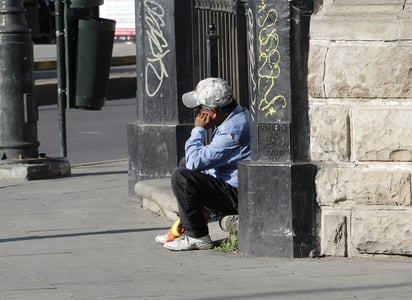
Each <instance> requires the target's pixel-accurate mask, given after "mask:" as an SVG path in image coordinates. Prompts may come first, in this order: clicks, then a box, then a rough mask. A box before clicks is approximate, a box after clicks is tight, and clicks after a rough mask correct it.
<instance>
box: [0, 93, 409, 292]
mask: <svg viewBox="0 0 412 300" xmlns="http://www.w3.org/2000/svg"><path fill="white" fill-rule="evenodd" d="M134 101H135V100H134V99H125V100H116V101H113V102H111V101H110V102H108V103H107V106H106V107H105V108H104V110H103V111H100V112H88V111H78V110H70V111H68V112H67V117H68V121H67V124H68V146H69V161H70V162H71V163H72V164H73V166H72V176H71V177H67V178H60V179H49V180H38V181H30V182H0V270H1V271H0V300H10V299H12V300H13V299H16V300H26V299H27V300H65V299H75V300H80V299H86V300H89V299H131V300H132V299H179V300H180V299H198V300H201V299H223V300H224V299H227V300H230V299H305V300H307V299H410V298H411V295H412V278H411V274H412V260H411V258H407V257H386V256H377V257H368V258H353V259H347V258H316V259H312V258H307V259H280V258H248V257H244V256H242V255H241V254H236V253H222V252H218V251H216V250H215V249H212V250H207V251H191V252H185V253H176V252H170V251H168V250H166V249H164V248H163V247H162V246H160V245H158V244H156V243H155V242H154V236H155V235H157V234H160V233H163V232H165V230H166V229H167V228H168V226H169V225H170V221H168V220H167V219H166V218H164V217H163V216H160V215H157V214H153V213H150V212H148V211H145V210H143V209H142V208H141V207H140V203H138V202H137V200H135V199H129V198H128V195H127V191H128V187H127V182H128V175H127V172H128V165H127V144H126V124H127V123H128V122H131V121H134V119H135V116H136V112H135V106H134ZM57 124H58V123H57V111H56V108H55V107H48V106H44V107H41V108H40V121H39V140H40V142H41V146H40V151H41V152H45V153H46V154H47V155H49V156H54V155H56V156H58V154H59V152H58V151H59V141H58V139H57V137H58V127H57ZM109 160H111V162H109ZM102 161H106V162H102ZM90 162H94V163H90ZM211 227H212V228H213V230H212V231H211V236H212V239H214V240H216V239H218V237H220V236H221V235H219V234H218V232H217V231H216V228H217V227H216V224H211Z"/></svg>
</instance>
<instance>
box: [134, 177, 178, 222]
mask: <svg viewBox="0 0 412 300" xmlns="http://www.w3.org/2000/svg"><path fill="white" fill-rule="evenodd" d="M134 191H135V193H136V195H137V197H138V199H139V200H141V201H142V204H143V208H145V209H148V210H151V211H153V212H155V213H159V214H161V215H165V216H166V217H167V218H168V219H170V220H175V219H176V216H177V211H178V208H177V202H176V198H175V196H174V195H173V192H172V188H171V186H170V178H160V179H147V180H142V181H139V182H137V183H136V185H135V188H134Z"/></svg>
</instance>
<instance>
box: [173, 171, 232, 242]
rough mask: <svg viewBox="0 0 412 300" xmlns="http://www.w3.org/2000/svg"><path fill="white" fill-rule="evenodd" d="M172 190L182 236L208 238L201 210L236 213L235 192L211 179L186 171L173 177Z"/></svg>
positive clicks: (220, 182) (230, 187)
mask: <svg viewBox="0 0 412 300" xmlns="http://www.w3.org/2000/svg"><path fill="white" fill-rule="evenodd" d="M172 189H173V193H174V194H175V196H176V199H177V203H178V208H179V216H180V220H181V223H182V225H183V228H184V229H185V233H186V234H188V235H189V236H192V237H202V236H205V235H207V234H209V229H208V227H207V224H206V221H205V218H204V216H203V209H204V208H209V209H211V210H213V211H216V212H218V213H220V214H223V215H233V214H237V213H238V193H237V188H235V187H233V186H231V185H230V184H227V183H226V182H225V181H223V180H220V179H216V178H215V177H213V176H210V175H206V174H203V173H201V172H199V171H193V170H189V169H185V168H178V169H176V170H175V171H174V173H173V174H172Z"/></svg>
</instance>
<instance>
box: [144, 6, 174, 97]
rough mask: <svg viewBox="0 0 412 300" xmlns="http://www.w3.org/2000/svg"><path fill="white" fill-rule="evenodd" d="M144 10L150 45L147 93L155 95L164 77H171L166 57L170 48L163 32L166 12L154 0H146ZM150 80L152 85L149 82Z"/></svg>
mask: <svg viewBox="0 0 412 300" xmlns="http://www.w3.org/2000/svg"><path fill="white" fill-rule="evenodd" d="M144 11H145V15H144V23H145V28H146V36H147V40H148V45H149V53H147V57H146V67H145V78H146V94H147V95H148V96H149V97H153V96H155V95H156V94H157V93H158V92H159V90H160V88H161V87H162V84H163V81H164V79H165V78H167V77H169V74H168V73H167V70H166V66H165V62H164V58H165V56H166V55H167V54H168V53H169V52H170V49H169V43H168V41H167V39H166V37H165V35H164V32H163V29H164V27H165V20H164V18H165V12H164V8H163V7H162V5H161V4H159V3H157V2H156V1H153V0H145V1H144ZM149 80H150V85H149V84H148V82H149Z"/></svg>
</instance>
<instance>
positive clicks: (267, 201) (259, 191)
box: [239, 0, 315, 257]
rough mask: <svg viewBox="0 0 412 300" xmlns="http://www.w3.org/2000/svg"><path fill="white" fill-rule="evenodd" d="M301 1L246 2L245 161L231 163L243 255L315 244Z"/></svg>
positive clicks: (299, 252) (287, 252)
mask: <svg viewBox="0 0 412 300" xmlns="http://www.w3.org/2000/svg"><path fill="white" fill-rule="evenodd" d="M309 2H311V1H289V0H278V1H269V0H249V11H248V18H249V49H248V51H249V61H250V66H249V68H250V69H249V72H250V82H249V86H250V90H251V92H250V96H249V102H250V112H251V120H252V126H251V139H252V140H251V149H252V161H251V162H250V163H240V164H239V216H240V217H239V250H240V252H242V253H244V254H246V255H249V256H272V257H304V256H308V254H309V252H310V251H311V250H312V249H313V248H314V247H315V243H314V242H315V198H314V175H315V167H314V166H313V165H312V164H311V163H309V162H308V161H307V160H308V159H307V156H308V154H307V153H308V142H307V141H308V140H309V136H308V122H307V120H308V118H307V115H308V111H307V88H306V75H307V65H306V61H307V52H308V46H307V45H308V41H307V39H308V29H309V16H310V9H308V7H307V6H308V3H309Z"/></svg>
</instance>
